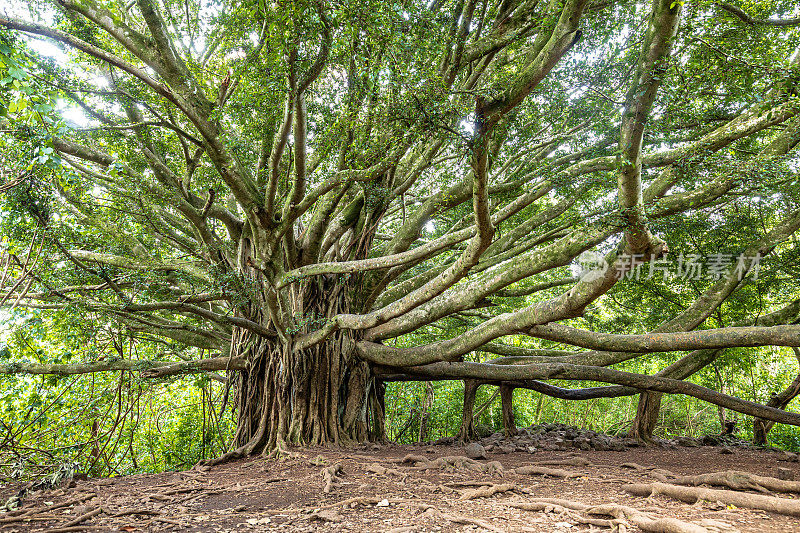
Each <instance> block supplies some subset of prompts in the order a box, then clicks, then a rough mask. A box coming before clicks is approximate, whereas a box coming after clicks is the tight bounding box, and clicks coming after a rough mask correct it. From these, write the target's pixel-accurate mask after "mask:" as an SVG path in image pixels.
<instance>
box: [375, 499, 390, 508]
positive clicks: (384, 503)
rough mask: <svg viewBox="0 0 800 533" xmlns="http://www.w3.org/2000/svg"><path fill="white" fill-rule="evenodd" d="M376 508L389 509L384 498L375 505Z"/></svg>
mask: <svg viewBox="0 0 800 533" xmlns="http://www.w3.org/2000/svg"><path fill="white" fill-rule="evenodd" d="M376 505H377V506H378V507H389V500H387V499H386V498H384V499H382V500H381V501H379V502H378V503H377V504H376Z"/></svg>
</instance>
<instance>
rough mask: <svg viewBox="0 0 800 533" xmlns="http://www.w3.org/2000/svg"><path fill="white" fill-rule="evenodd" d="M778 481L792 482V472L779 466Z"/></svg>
mask: <svg viewBox="0 0 800 533" xmlns="http://www.w3.org/2000/svg"><path fill="white" fill-rule="evenodd" d="M778 479H783V480H784V481H792V480H794V470H792V469H791V468H784V467H782V466H779V467H778Z"/></svg>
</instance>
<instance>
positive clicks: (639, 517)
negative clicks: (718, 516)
mask: <svg viewBox="0 0 800 533" xmlns="http://www.w3.org/2000/svg"><path fill="white" fill-rule="evenodd" d="M509 505H511V506H512V507H515V508H517V509H523V510H526V511H544V512H546V513H548V512H549V513H559V514H560V515H562V516H563V517H564V518H567V519H570V520H572V521H573V522H576V523H578V524H584V525H589V526H597V527H606V528H609V529H612V530H615V531H619V532H620V533H624V532H626V531H628V529H629V528H631V527H632V526H635V527H638V528H639V529H641V530H642V531H647V532H649V533H723V532H724V533H735V532H737V531H738V530H737V529H736V528H734V527H733V526H731V525H730V524H727V523H725V522H720V521H718V520H701V521H700V522H699V523H697V524H694V523H691V522H684V521H683V520H677V519H675V518H658V517H653V516H651V515H649V514H648V513H645V512H643V511H640V510H639V509H635V508H633V507H629V506H626V505H618V504H615V503H606V504H601V505H587V504H584V503H580V502H573V501H570V500H561V499H555V498H539V499H535V500H530V501H525V502H514V503H511V504H509ZM602 516H605V517H610V518H598V517H602Z"/></svg>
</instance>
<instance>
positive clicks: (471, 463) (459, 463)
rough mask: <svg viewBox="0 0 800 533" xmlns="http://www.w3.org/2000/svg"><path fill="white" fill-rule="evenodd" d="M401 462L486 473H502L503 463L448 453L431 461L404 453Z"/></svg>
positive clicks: (427, 468) (426, 468) (415, 466)
mask: <svg viewBox="0 0 800 533" xmlns="http://www.w3.org/2000/svg"><path fill="white" fill-rule="evenodd" d="M400 462H401V463H411V464H412V465H413V466H412V467H411V468H414V469H417V470H431V469H462V470H473V471H475V472H486V473H488V474H500V475H502V474H503V465H502V464H500V462H499V461H489V462H488V463H481V462H480V461H476V460H475V459H470V458H469V457H466V456H464V455H450V456H447V457H438V458H436V459H434V460H433V461H431V460H430V459H428V458H427V457H423V456H421V455H406V456H405V457H403V459H402V461H400Z"/></svg>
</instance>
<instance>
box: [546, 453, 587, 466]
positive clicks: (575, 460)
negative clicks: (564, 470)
mask: <svg viewBox="0 0 800 533" xmlns="http://www.w3.org/2000/svg"><path fill="white" fill-rule="evenodd" d="M532 464H535V465H547V466H590V465H591V464H592V462H591V461H590V460H589V459H587V458H586V457H583V456H580V455H576V456H573V457H567V458H566V459H550V460H548V461H536V462H534V463H532Z"/></svg>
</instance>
